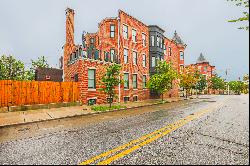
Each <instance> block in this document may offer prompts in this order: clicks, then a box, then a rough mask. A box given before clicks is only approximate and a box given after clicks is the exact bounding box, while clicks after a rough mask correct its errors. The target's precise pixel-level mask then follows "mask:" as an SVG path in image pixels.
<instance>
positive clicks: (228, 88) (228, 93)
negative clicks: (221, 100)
mask: <svg viewBox="0 0 250 166" xmlns="http://www.w3.org/2000/svg"><path fill="white" fill-rule="evenodd" d="M228 71H229V69H226V79H227V95H230V87H229V80H228Z"/></svg>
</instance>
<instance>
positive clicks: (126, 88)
mask: <svg viewBox="0 0 250 166" xmlns="http://www.w3.org/2000/svg"><path fill="white" fill-rule="evenodd" d="M125 75H127V76H128V81H127V85H128V86H127V87H125ZM123 81H124V90H128V89H129V73H124V75H123Z"/></svg>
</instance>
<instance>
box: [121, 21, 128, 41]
mask: <svg viewBox="0 0 250 166" xmlns="http://www.w3.org/2000/svg"><path fill="white" fill-rule="evenodd" d="M124 27H126V28H127V32H126V37H125V36H124V32H125V31H124V30H125V29H124ZM122 33H123V38H124V39H126V40H128V25H126V24H123V27H122Z"/></svg>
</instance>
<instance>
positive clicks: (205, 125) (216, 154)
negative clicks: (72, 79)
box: [0, 95, 249, 165]
mask: <svg viewBox="0 0 250 166" xmlns="http://www.w3.org/2000/svg"><path fill="white" fill-rule="evenodd" d="M80 163H82V164H86V163H87V164H140V165H141V164H199V165H201V164H234V165H235V164H246V165H247V164H249V96H248V95H241V96H203V97H202V99H198V100H191V101H183V102H178V103H171V104H169V103H168V104H163V105H159V106H153V107H148V108H142V109H135V110H130V111H120V112H113V113H105V114H100V115H95V116H84V117H78V118H71V119H65V120H59V121H51V122H43V123H33V124H29V125H20V126H13V127H7V128H0V164H80Z"/></svg>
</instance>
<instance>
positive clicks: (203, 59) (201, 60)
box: [196, 53, 208, 63]
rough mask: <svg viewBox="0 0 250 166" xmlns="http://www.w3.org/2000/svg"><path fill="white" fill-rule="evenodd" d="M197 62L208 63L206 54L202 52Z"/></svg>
mask: <svg viewBox="0 0 250 166" xmlns="http://www.w3.org/2000/svg"><path fill="white" fill-rule="evenodd" d="M196 63H208V61H207V60H206V58H205V57H204V55H203V54H202V53H201V54H200V56H199V57H198V59H197V61H196Z"/></svg>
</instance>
